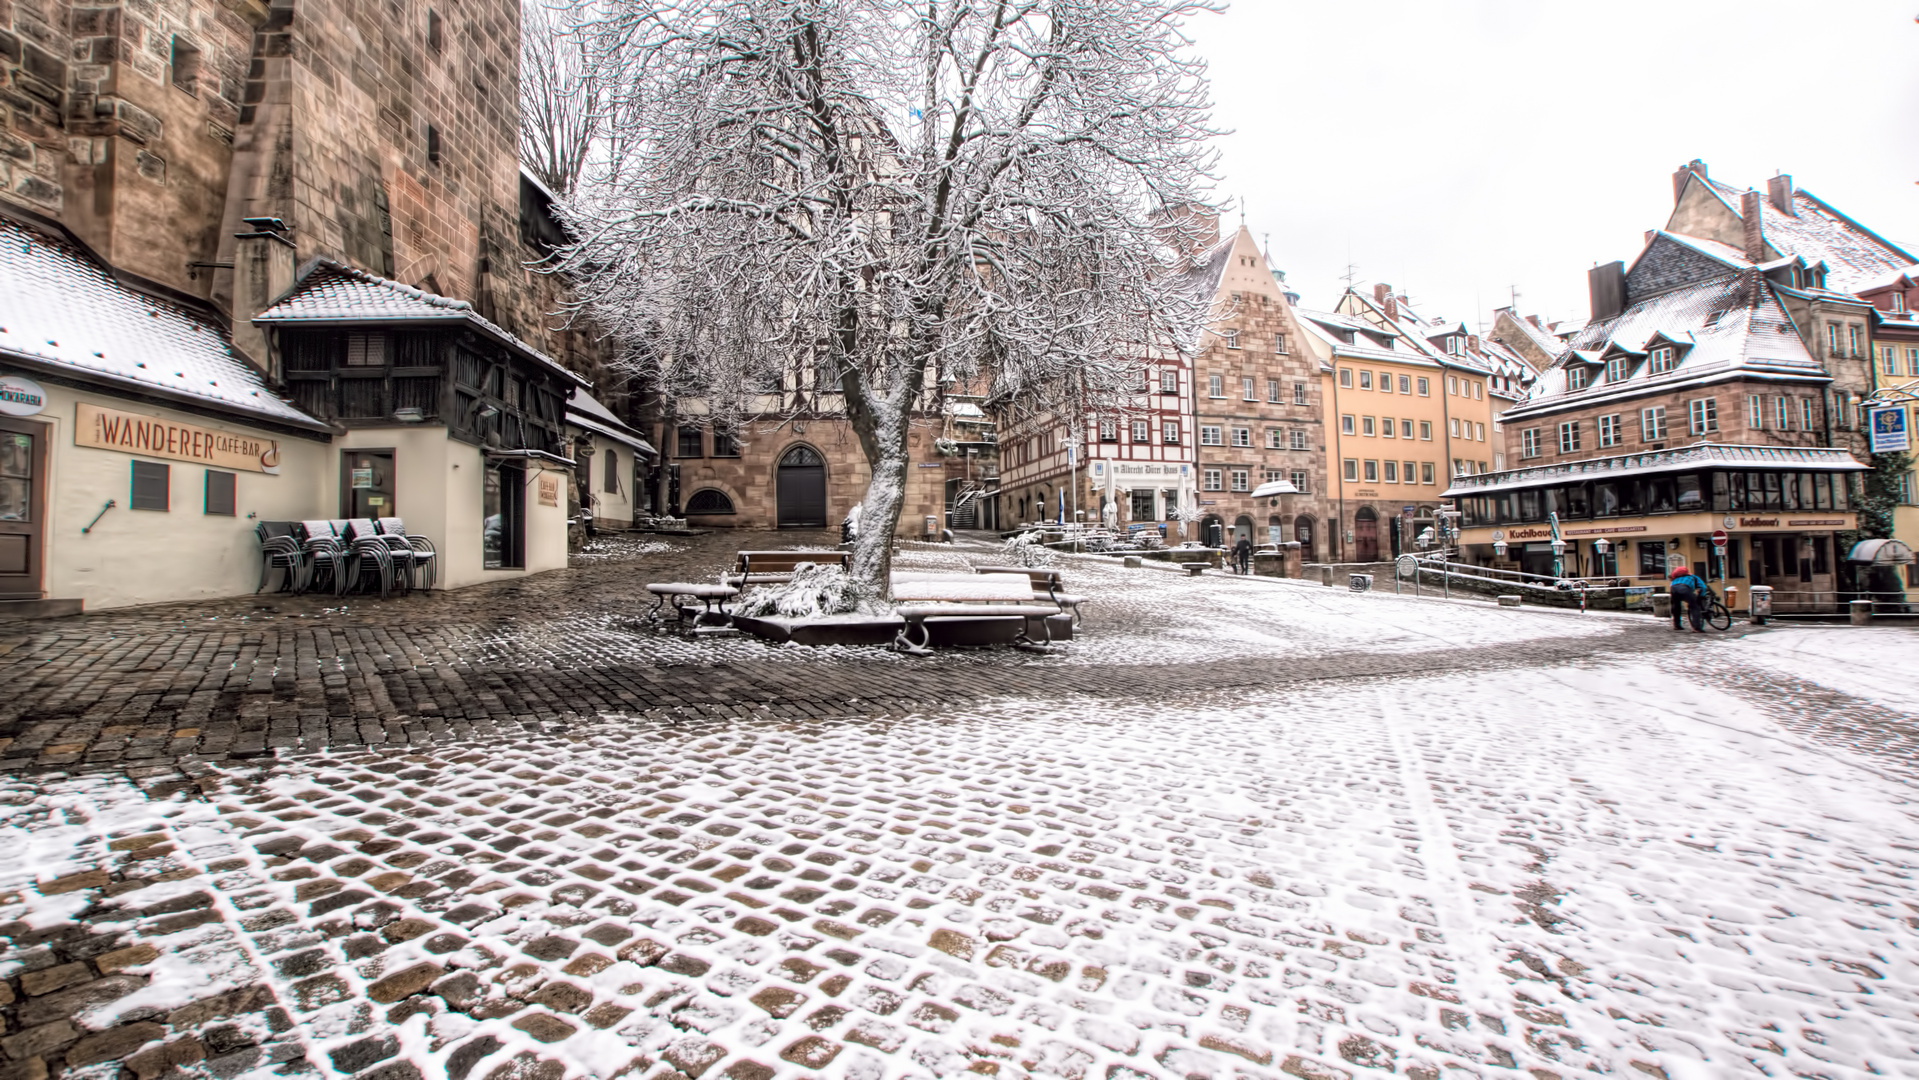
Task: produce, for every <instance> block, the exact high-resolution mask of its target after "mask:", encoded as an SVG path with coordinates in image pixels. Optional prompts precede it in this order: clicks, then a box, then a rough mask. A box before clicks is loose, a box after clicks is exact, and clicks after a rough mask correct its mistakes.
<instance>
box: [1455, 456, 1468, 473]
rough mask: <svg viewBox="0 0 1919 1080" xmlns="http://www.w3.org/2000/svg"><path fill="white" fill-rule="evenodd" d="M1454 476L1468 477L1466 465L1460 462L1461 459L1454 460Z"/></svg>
mask: <svg viewBox="0 0 1919 1080" xmlns="http://www.w3.org/2000/svg"><path fill="white" fill-rule="evenodd" d="M1453 475H1454V476H1464V475H1466V463H1465V462H1464V461H1462V460H1460V459H1459V458H1454V459H1453Z"/></svg>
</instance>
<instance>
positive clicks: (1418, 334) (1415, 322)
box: [1340, 287, 1492, 375]
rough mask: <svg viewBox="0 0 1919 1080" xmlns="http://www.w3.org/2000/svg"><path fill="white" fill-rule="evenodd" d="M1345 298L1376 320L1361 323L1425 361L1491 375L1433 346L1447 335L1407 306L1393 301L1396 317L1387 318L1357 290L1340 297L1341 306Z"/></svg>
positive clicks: (1472, 360) (1473, 361)
mask: <svg viewBox="0 0 1919 1080" xmlns="http://www.w3.org/2000/svg"><path fill="white" fill-rule="evenodd" d="M1347 297H1351V298H1352V299H1353V300H1356V301H1358V302H1359V304H1360V305H1362V306H1363V307H1364V308H1365V309H1366V310H1368V311H1370V312H1372V314H1373V315H1374V317H1375V318H1374V319H1363V318H1362V319H1361V320H1360V321H1361V322H1364V323H1368V324H1370V326H1371V328H1372V330H1373V331H1374V332H1375V333H1377V332H1380V331H1381V329H1382V328H1383V329H1384V331H1385V332H1387V333H1390V334H1392V335H1393V336H1394V337H1395V338H1397V339H1399V340H1401V341H1404V342H1406V343H1407V344H1408V345H1410V346H1411V347H1412V348H1413V349H1416V350H1418V351H1420V352H1423V353H1425V354H1426V355H1427V357H1428V358H1429V359H1431V360H1432V361H1434V362H1435V363H1439V364H1444V365H1446V366H1449V367H1456V368H1459V369H1461V370H1463V371H1475V372H1479V373H1481V374H1487V375H1490V374H1492V369H1491V367H1489V366H1488V365H1487V364H1486V363H1484V362H1483V361H1481V360H1480V359H1479V358H1478V357H1475V356H1473V355H1472V354H1471V353H1449V352H1446V351H1444V350H1442V349H1441V348H1439V347H1438V346H1436V345H1434V344H1433V343H1432V341H1431V340H1430V338H1432V337H1434V336H1444V335H1445V334H1446V333H1448V332H1449V331H1446V330H1444V329H1441V328H1440V327H1439V324H1435V323H1430V322H1428V321H1426V320H1425V319H1422V318H1420V317H1419V316H1418V315H1417V314H1416V313H1414V312H1413V310H1412V308H1411V307H1410V305H1401V304H1399V303H1398V301H1395V302H1394V306H1395V307H1396V308H1398V310H1399V315H1398V316H1389V315H1387V314H1386V309H1385V307H1384V306H1382V305H1381V304H1380V303H1379V302H1378V301H1376V300H1374V299H1373V298H1372V297H1370V296H1367V295H1366V294H1365V293H1362V292H1360V291H1359V290H1358V289H1354V288H1351V287H1348V288H1347V290H1346V294H1345V296H1342V297H1341V298H1340V299H1341V301H1342V302H1344V301H1345V299H1346V298H1347ZM1465 330H1466V328H1465V325H1464V324H1463V323H1462V324H1461V325H1460V327H1459V330H1458V332H1459V333H1461V334H1463V333H1465Z"/></svg>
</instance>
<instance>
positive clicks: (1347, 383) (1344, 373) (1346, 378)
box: [1339, 367, 1353, 390]
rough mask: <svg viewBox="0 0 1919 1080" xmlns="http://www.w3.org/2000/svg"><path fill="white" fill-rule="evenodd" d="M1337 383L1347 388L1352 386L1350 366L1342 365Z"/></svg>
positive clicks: (1349, 388)
mask: <svg viewBox="0 0 1919 1080" xmlns="http://www.w3.org/2000/svg"><path fill="white" fill-rule="evenodd" d="M1339 385H1341V386H1343V387H1345V388H1346V389H1348V390H1351V389H1352V388H1353V369H1352V368H1346V367H1343V368H1340V369H1339Z"/></svg>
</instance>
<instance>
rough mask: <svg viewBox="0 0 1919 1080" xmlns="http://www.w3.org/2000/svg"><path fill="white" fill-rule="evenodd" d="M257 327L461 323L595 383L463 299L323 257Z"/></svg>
mask: <svg viewBox="0 0 1919 1080" xmlns="http://www.w3.org/2000/svg"><path fill="white" fill-rule="evenodd" d="M253 321H254V322H256V323H264V324H267V325H277V326H293V325H306V326H368V325H378V324H383V323H408V324H419V323H461V324H465V325H468V326H471V327H472V328H473V329H475V330H478V331H480V332H481V333H483V334H485V335H487V336H488V337H491V338H493V339H494V340H495V341H498V342H499V343H500V344H502V345H505V346H507V347H508V348H510V349H512V350H513V351H515V352H517V353H520V354H521V355H523V356H525V357H527V358H529V359H531V360H534V361H536V362H538V363H541V364H544V365H546V366H547V367H549V368H551V369H553V370H554V371H555V372H557V373H559V374H561V375H564V376H565V377H566V378H567V379H568V380H569V381H571V382H573V383H575V384H577V385H579V386H589V385H591V384H590V383H588V382H587V381H586V380H585V379H583V378H581V377H580V376H578V375H575V374H574V373H573V372H571V371H568V370H567V369H566V368H565V367H564V366H562V365H561V364H560V363H559V362H558V361H556V360H554V359H553V358H552V357H550V356H548V355H546V354H545V353H543V352H541V351H539V350H538V349H535V348H534V347H533V346H531V345H528V344H527V343H526V342H524V341H521V340H520V339H519V338H517V337H514V336H513V335H512V334H510V333H508V332H507V331H506V330H505V329H504V328H502V327H500V326H498V325H496V324H495V323H493V322H491V321H489V320H487V319H484V318H482V317H481V316H480V314H479V313H478V312H476V311H474V310H473V305H472V304H469V303H467V302H466V301H464V300H455V299H453V298H451V297H446V296H440V295H438V294H436V293H430V292H426V291H424V290H421V289H416V288H414V287H413V286H411V285H404V284H401V283H400V282H397V281H390V280H388V279H386V278H383V277H379V276H378V275H375V274H369V273H367V272H366V271H364V270H358V269H355V268H353V267H351V266H347V265H346V264H344V263H341V262H336V261H335V260H333V259H329V258H326V257H324V256H323V257H320V258H317V259H314V260H312V261H311V262H309V263H308V264H307V265H306V267H305V268H303V269H302V270H301V272H300V278H299V281H298V282H297V283H296V284H295V285H294V286H293V288H292V289H290V290H288V291H287V294H286V295H285V296H283V297H281V298H280V299H279V300H277V301H275V302H274V303H273V304H272V306H270V307H268V308H267V309H266V310H265V311H263V312H261V313H260V314H259V315H257V316H255V317H254V319H253Z"/></svg>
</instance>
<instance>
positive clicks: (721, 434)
mask: <svg viewBox="0 0 1919 1080" xmlns="http://www.w3.org/2000/svg"><path fill="white" fill-rule="evenodd" d="M713 456H714V457H739V456H740V441H739V440H738V439H736V438H734V437H733V435H732V433H731V432H726V431H715V432H714V433H713Z"/></svg>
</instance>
